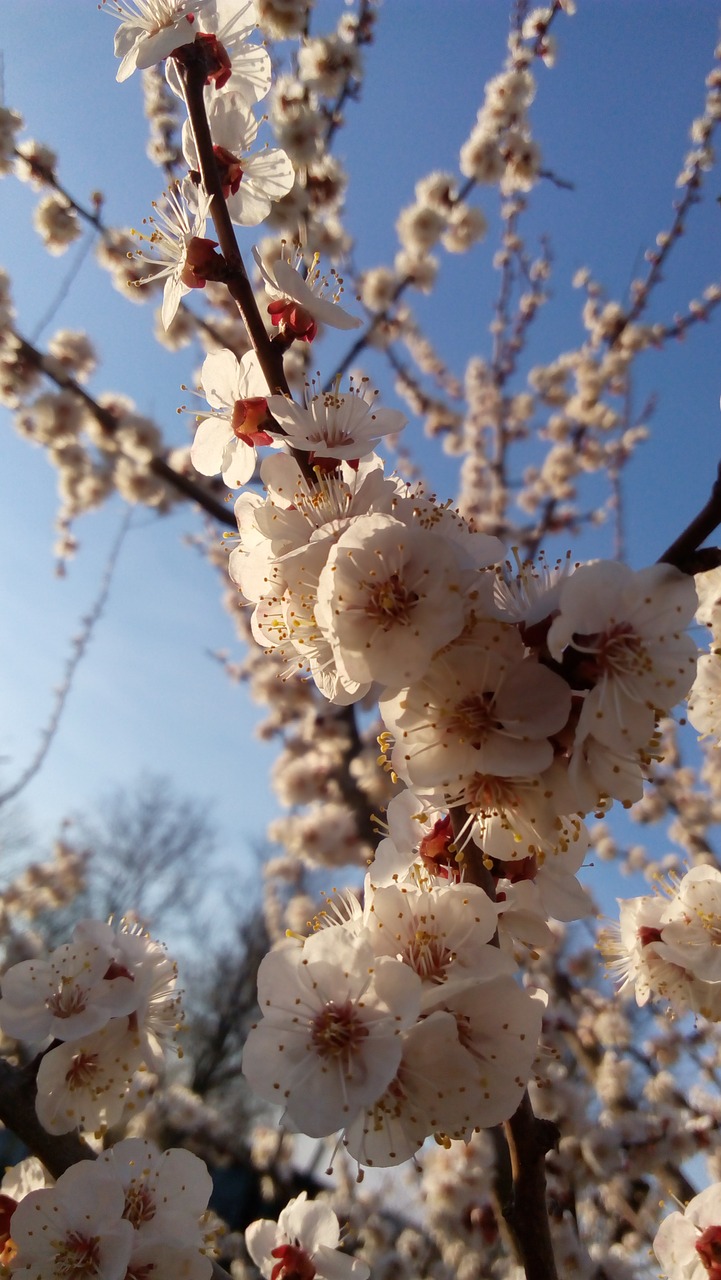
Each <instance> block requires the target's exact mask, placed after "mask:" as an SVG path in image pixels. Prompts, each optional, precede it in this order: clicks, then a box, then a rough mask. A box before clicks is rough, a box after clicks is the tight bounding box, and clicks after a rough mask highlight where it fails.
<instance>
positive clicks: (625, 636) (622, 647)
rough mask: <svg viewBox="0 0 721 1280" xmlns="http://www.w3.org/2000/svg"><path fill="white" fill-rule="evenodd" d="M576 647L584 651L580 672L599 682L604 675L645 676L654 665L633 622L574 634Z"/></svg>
mask: <svg viewBox="0 0 721 1280" xmlns="http://www.w3.org/2000/svg"><path fill="white" fill-rule="evenodd" d="M573 643H574V646H575V647H576V648H578V649H580V650H582V651H585V656H584V658H583V661H582V662H581V663H580V666H579V672H580V674H581V675H582V676H584V677H585V678H586V679H587V680H592V681H594V682H596V681H597V680H600V679H601V677H602V676H606V675H608V676H624V675H643V674H644V673H645V672H647V671H648V670H649V669H650V667H651V662H650V661H649V657H648V654H647V652H646V646H645V645H644V642H643V640H642V639H641V637H640V636H639V635H637V634H636V632H635V631H634V629H633V627H632V626H631V624H630V622H618V623H616V625H615V626H613V627H611V628H610V629H609V630H608V631H599V632H596V633H595V634H594V635H575V634H574V637H573Z"/></svg>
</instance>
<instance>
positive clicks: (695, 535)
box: [658, 464, 721, 573]
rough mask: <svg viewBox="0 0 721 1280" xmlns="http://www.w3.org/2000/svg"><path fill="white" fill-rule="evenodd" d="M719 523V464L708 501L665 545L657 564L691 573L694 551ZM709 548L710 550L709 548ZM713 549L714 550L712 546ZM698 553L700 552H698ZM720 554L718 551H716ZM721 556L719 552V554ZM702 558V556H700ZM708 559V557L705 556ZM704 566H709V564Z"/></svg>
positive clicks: (720, 500) (720, 475)
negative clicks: (672, 539) (669, 543)
mask: <svg viewBox="0 0 721 1280" xmlns="http://www.w3.org/2000/svg"><path fill="white" fill-rule="evenodd" d="M720 524H721V464H719V467H718V469H717V472H716V479H715V480H714V483H713V486H712V489H711V496H710V498H709V500H708V502H707V503H706V504H705V506H703V507H702V508H701V510H700V511H699V513H698V515H697V516H694V518H693V520H692V521H691V523H690V524H689V525H687V527H686V528H685V529H684V531H683V533H681V534H679V536H678V538H677V539H676V541H675V542H672V543H671V546H670V547H667V548H666V550H665V551H664V552H663V554H662V555H660V556H659V558H658V563H659V564H673V565H675V566H676V568H677V569H681V570H682V572H683V573H693V572H694V567H693V566H694V563H695V556H696V553H698V552H699V547H700V546H701V543H702V542H705V541H706V539H707V538H709V537H710V536H711V534H712V533H713V531H714V529H717V528H718V526H719V525H720ZM709 550H712V549H711V548H709ZM713 550H716V549H715V548H713ZM699 554H700V553H699ZM717 554H720V553H717ZM720 558H721V554H720ZM702 559H703V557H702ZM707 559H708V557H707ZM704 567H706V568H711V567H713V566H712V565H711V564H707V565H705V566H704Z"/></svg>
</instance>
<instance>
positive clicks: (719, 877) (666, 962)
mask: <svg viewBox="0 0 721 1280" xmlns="http://www.w3.org/2000/svg"><path fill="white" fill-rule="evenodd" d="M663 888H664V889H665V890H666V892H665V893H664V894H661V893H659V894H655V895H648V896H646V897H643V898H630V899H627V900H625V901H622V902H621V903H620V908H621V918H620V924H619V930H618V934H617V935H616V934H615V933H613V932H611V931H608V932H607V933H606V934H605V935H604V938H603V940H602V945H603V949H604V951H605V953H606V955H607V957H608V959H609V961H610V967H611V969H612V970H613V971H614V972H615V973H617V974H618V976H619V977H621V978H622V985H621V987H620V990H621V992H622V993H623V992H629V993H631V992H633V993H635V996H636V1000H637V1002H638V1004H639V1005H643V1004H646V1002H647V1001H648V1000H649V999H650V998H652V997H654V998H660V999H665V1000H668V1001H669V1003H670V1004H671V1006H672V1007H673V1009H674V1010H675V1011H677V1012H685V1011H692V1012H693V1013H696V1014H700V1015H701V1016H702V1017H704V1018H708V1019H709V1020H710V1021H712V1022H719V1021H721V964H720V963H719V953H718V947H719V942H721V871H719V870H718V869H717V868H716V867H709V866H698V867H692V868H691V870H690V871H688V872H687V873H686V875H684V876H683V877H682V878H681V879H680V880H672V879H670V880H669V883H668V884H663Z"/></svg>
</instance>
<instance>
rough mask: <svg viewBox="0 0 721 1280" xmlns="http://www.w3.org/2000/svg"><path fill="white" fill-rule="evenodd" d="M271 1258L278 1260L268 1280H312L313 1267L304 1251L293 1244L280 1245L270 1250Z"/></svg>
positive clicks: (313, 1274)
mask: <svg viewBox="0 0 721 1280" xmlns="http://www.w3.org/2000/svg"><path fill="white" fill-rule="evenodd" d="M271 1257H273V1258H278V1259H279V1261H278V1262H276V1264H275V1266H274V1267H273V1270H272V1271H271V1273H270V1280H313V1277H314V1276H315V1267H314V1266H313V1263H312V1262H311V1260H310V1258H309V1257H308V1254H307V1253H306V1251H305V1249H301V1248H300V1246H299V1245H295V1244H280V1245H278V1248H277V1249H271Z"/></svg>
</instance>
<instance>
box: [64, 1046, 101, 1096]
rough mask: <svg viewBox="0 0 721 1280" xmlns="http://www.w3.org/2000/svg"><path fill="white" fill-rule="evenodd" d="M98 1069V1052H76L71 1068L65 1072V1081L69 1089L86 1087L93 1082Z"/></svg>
mask: <svg viewBox="0 0 721 1280" xmlns="http://www.w3.org/2000/svg"><path fill="white" fill-rule="evenodd" d="M97 1070H98V1056H97V1054H96V1053H83V1052H80V1053H76V1054H75V1057H74V1058H73V1060H72V1062H71V1064H70V1067H69V1069H68V1070H67V1071H66V1073H65V1083H66V1084H67V1086H68V1088H69V1089H84V1088H86V1087H87V1085H89V1084H92V1081H93V1080H94V1078H95V1076H96V1074H97Z"/></svg>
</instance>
